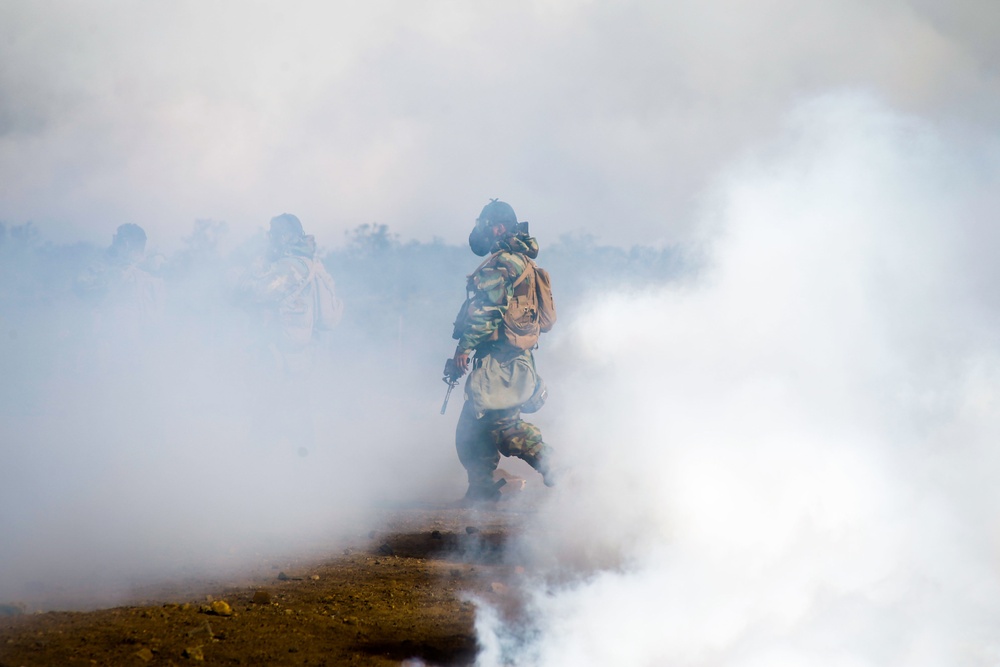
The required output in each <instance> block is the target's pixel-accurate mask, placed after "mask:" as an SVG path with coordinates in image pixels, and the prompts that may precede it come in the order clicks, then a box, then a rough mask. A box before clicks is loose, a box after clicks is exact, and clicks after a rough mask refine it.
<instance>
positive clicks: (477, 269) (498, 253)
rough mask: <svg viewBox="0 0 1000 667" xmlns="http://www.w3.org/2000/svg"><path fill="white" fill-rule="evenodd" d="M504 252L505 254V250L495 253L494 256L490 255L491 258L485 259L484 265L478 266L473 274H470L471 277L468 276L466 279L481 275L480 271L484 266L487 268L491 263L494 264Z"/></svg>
mask: <svg viewBox="0 0 1000 667" xmlns="http://www.w3.org/2000/svg"><path fill="white" fill-rule="evenodd" d="M502 252H504V251H503V250H497V251H496V252H495V253H493V254H492V255H490V256H489V257H487V258H486V259H484V260H483V263H482V264H480V265H479V266H477V267H476V268H475V270H474V271H473V272H472V273H470V274H469V275H467V276H466V279H468V278H471V277H472V276H474V275H476V274H477V273H479V270H480V269H482V268H483V267H484V266H486V265H487V264H489V263H490V262H492V261H493V260H494V259H496V258H497V257H499V256H500V253H502Z"/></svg>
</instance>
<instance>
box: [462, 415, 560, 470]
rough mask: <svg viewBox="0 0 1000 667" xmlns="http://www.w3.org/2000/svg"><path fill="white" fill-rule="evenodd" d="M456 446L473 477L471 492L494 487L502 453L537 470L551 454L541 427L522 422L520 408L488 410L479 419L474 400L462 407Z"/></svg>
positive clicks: (466, 468)
mask: <svg viewBox="0 0 1000 667" xmlns="http://www.w3.org/2000/svg"><path fill="white" fill-rule="evenodd" d="M455 446H456V449H457V450H458V460H459V461H461V462H462V465H463V466H465V470H466V472H467V473H468V475H469V489H470V490H474V489H484V488H488V487H491V486H492V485H493V471H494V470H496V468H497V465H498V464H499V463H500V455H501V454H502V455H503V456H516V457H517V458H519V459H522V460H524V461H525V462H527V464H528V465H530V466H531V467H532V468H535V469H536V470H537V469H539V468H540V466H542V465H543V462H544V461H546V460H547V457H548V455H549V453H550V452H551V448H550V447H549V446H548V445H546V444H545V443H544V442H543V441H542V432H541V431H540V430H539V429H538V427H537V426H535V425H534V424H529V423H528V422H526V421H524V420H523V419H521V409H520V408H519V407H516V408H510V409H508V410H487V411H486V413H485V414H484V415H483V416H482V418H481V419H476V410H475V407H473V404H472V401H466V402H465V405H463V406H462V415H461V416H460V417H459V418H458V427H457V428H456V431H455Z"/></svg>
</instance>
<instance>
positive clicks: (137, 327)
mask: <svg viewBox="0 0 1000 667" xmlns="http://www.w3.org/2000/svg"><path fill="white" fill-rule="evenodd" d="M145 246H146V232H145V231H144V230H143V229H142V228H141V227H139V226H138V225H135V224H132V223H127V224H124V225H121V226H119V227H118V230H117V231H116V233H115V236H114V240H113V241H112V245H111V246H110V247H109V248H108V249H107V250H106V251H105V253H104V256H103V257H102V258H101V260H100V261H98V262H97V263H95V264H94V265H92V266H90V267H88V268H87V270H86V271H84V272H83V273H82V274H81V275H79V276H78V277H77V278H76V281H75V283H74V286H73V287H74V290H75V291H76V293H77V294H78V295H80V296H81V297H82V298H83V299H85V300H87V301H89V302H91V303H92V304H93V305H94V312H93V316H94V322H93V329H94V333H95V334H97V335H98V336H100V337H101V338H114V339H117V340H120V341H134V342H138V341H142V340H144V339H145V338H146V337H148V336H149V334H150V333H151V332H152V330H153V329H154V328H155V327H156V326H158V325H159V324H160V323H161V321H162V320H163V315H164V285H163V279H162V278H160V277H159V276H156V275H154V274H153V271H154V269H155V266H154V265H155V261H154V258H147V257H146V255H145Z"/></svg>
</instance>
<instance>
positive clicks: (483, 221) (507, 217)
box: [469, 199, 517, 257]
mask: <svg viewBox="0 0 1000 667" xmlns="http://www.w3.org/2000/svg"><path fill="white" fill-rule="evenodd" d="M516 224H517V216H516V215H515V214H514V209H513V208H511V205H510V204H508V203H507V202H502V201H500V200H498V199H491V200H490V203H489V204H487V205H486V206H484V207H483V210H482V212H481V213H480V214H479V217H478V218H476V226H475V227H474V228H473V229H472V232H470V233H469V247H470V248H472V252H474V253H475V254H477V255H479V256H480V257H482V256H483V255H485V254H487V253H488V252H489V251H490V248H492V247H493V241H494V240H495V239H494V236H493V233H492V230H493V227H495V226H496V225H503V226H504V227H506V228H507V229H508V230H513V229H514V225H516Z"/></svg>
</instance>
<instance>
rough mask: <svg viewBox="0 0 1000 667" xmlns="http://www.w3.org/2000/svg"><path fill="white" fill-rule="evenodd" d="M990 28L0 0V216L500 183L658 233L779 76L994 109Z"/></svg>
mask: <svg viewBox="0 0 1000 667" xmlns="http://www.w3.org/2000/svg"><path fill="white" fill-rule="evenodd" d="M997 34H1000V5H998V4H996V3H992V2H985V1H982V0H974V1H967V2H944V1H943V0H912V1H910V2H905V1H902V0H899V1H891V0H879V1H874V2H873V1H871V0H864V1H861V0H843V1H837V2H833V1H816V0H767V1H764V2H756V3H744V2H737V1H736V0H712V1H709V2H697V3H695V2H680V3H662V2H652V1H644V2H643V1H638V2H629V1H615V2H587V1H581V2H567V1H563V0H538V1H535V2H528V1H510V2H503V3H499V2H495V3H486V2H479V3H467V2H458V1H454V2H445V1H437V2H432V1H425V0H413V1H407V2H386V1H379V0H376V1H371V2H366V3H347V2H318V1H308V2H307V1H300V2H283V3H277V2H246V1H239V2H237V1H231V2H220V1H214V2H204V1H198V2H194V1H191V0H177V1H174V0H172V1H169V2H168V1H166V0H143V1H141V2H139V1H131V2H127V1H113V0H90V1H78V2H52V1H45V0H8V1H7V2H4V3H2V4H0V221H3V222H6V223H8V224H20V223H23V222H25V221H29V220H32V221H35V222H36V223H37V224H39V225H42V226H43V228H44V229H45V231H46V233H47V234H48V235H50V236H55V237H56V238H61V239H62V238H64V239H66V240H78V239H85V240H91V241H97V242H107V241H108V240H109V239H110V235H111V231H112V230H113V229H114V227H116V226H117V225H118V224H121V223H123V222H136V223H139V224H141V225H143V226H145V227H146V228H147V231H149V233H150V238H151V242H152V243H153V244H154V245H160V246H161V247H166V248H170V247H172V246H173V244H175V243H176V242H177V240H178V239H179V238H180V237H181V236H183V235H185V234H187V233H188V232H189V231H190V229H191V226H192V223H193V221H194V220H195V219H198V218H211V219H216V220H224V221H226V222H228V223H229V225H230V228H231V229H232V230H234V232H244V231H245V232H250V231H252V230H254V229H256V228H258V227H260V226H262V225H264V224H266V221H267V220H268V219H269V218H270V217H271V216H272V215H275V214H277V213H281V212H284V211H289V212H294V213H296V214H298V215H299V216H300V217H301V218H302V219H303V221H304V223H305V224H306V226H307V227H308V228H309V231H313V232H315V233H316V234H317V236H318V240H319V241H320V243H321V244H325V245H335V244H338V243H340V242H342V240H343V231H344V230H346V229H350V228H353V227H354V226H356V225H359V224H362V223H366V222H378V223H385V224H388V225H389V226H390V227H391V228H392V229H393V230H395V231H397V232H399V233H401V234H402V235H403V236H404V238H417V239H422V240H423V239H430V238H431V237H433V236H439V237H442V238H444V239H446V240H448V241H452V242H460V241H462V240H463V239H464V237H465V235H466V233H467V229H468V225H469V223H470V221H471V220H473V219H474V218H475V216H476V214H477V213H478V211H479V209H480V207H481V206H482V205H483V204H484V203H485V202H486V200H487V199H488V198H490V197H500V198H502V199H505V200H507V201H510V202H511V203H512V204H513V206H514V208H515V210H516V211H517V212H518V214H519V216H520V217H521V218H522V219H527V220H529V221H531V222H532V225H533V230H534V231H535V232H536V233H538V234H539V235H542V236H543V238H544V236H546V235H548V234H551V235H552V236H550V237H549V238H552V237H554V236H557V235H558V234H562V233H565V232H570V231H581V232H586V233H591V234H596V235H598V236H599V237H600V238H601V239H603V240H605V241H609V242H620V243H635V242H642V243H658V242H670V241H675V240H682V239H684V238H685V237H686V236H687V234H689V233H690V231H691V226H692V224H693V222H692V221H693V220H695V219H697V215H696V213H695V212H696V209H697V208H698V201H699V196H700V193H701V190H702V188H703V187H704V185H705V184H706V183H707V182H709V180H710V179H711V178H712V177H713V174H715V173H716V172H718V171H719V169H720V168H721V167H722V166H724V165H725V164H727V163H728V162H729V161H730V160H732V159H733V158H734V157H736V156H739V155H741V154H742V153H743V152H744V151H746V150H747V149H749V148H751V147H753V146H755V145H757V144H759V143H760V142H761V141H766V140H768V138H769V137H772V136H773V135H774V134H775V133H776V132H777V129H778V127H779V126H780V124H781V121H782V118H783V116H784V115H785V114H786V113H787V112H788V111H789V109H790V108H792V107H793V106H794V104H795V103H796V102H797V101H798V100H800V99H801V98H803V97H809V96H812V95H814V94H817V93H823V92H827V91H829V90H830V89H843V88H849V89H864V90H866V91H869V92H872V93H874V94H875V95H876V96H879V97H881V98H883V99H884V100H885V102H886V103H887V104H888V105H889V106H890V107H892V108H894V109H896V110H898V111H900V112H903V113H912V114H917V115H920V116H925V117H927V118H930V119H932V120H934V121H939V122H941V123H943V124H947V125H949V126H951V127H952V129H955V128H973V129H974V130H982V129H984V128H985V129H987V130H988V129H990V128H991V127H995V124H996V120H995V119H996V118H998V117H1000V82H998V72H1000V70H998V63H1000V46H998V43H997V41H996V39H995V36H996V35H997ZM972 134H973V135H978V132H973V133H972Z"/></svg>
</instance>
